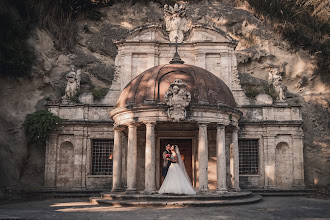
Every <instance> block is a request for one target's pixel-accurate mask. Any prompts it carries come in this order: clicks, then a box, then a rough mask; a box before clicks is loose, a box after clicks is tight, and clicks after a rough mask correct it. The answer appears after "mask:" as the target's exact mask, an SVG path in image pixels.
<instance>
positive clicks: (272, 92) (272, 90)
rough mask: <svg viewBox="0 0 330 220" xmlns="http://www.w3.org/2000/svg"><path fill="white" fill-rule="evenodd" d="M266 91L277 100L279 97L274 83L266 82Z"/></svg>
mask: <svg viewBox="0 0 330 220" xmlns="http://www.w3.org/2000/svg"><path fill="white" fill-rule="evenodd" d="M263 87H264V91H265V93H266V94H267V95H269V96H270V97H272V98H273V100H274V101H275V100H276V99H277V97H278V94H277V92H276V90H275V87H274V86H273V85H270V84H268V83H267V84H264V86H263Z"/></svg>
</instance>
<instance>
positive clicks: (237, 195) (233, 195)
mask: <svg viewBox="0 0 330 220" xmlns="http://www.w3.org/2000/svg"><path fill="white" fill-rule="evenodd" d="M251 196H252V192H250V191H245V192H228V193H222V194H217V193H206V194H197V195H175V194H152V195H146V194H125V193H106V192H104V193H101V198H102V199H107V200H146V201H163V200H166V201H167V200H171V199H175V200H176V201H183V200H231V199H241V198H248V197H251Z"/></svg>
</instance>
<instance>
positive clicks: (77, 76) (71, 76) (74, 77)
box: [63, 65, 81, 99]
mask: <svg viewBox="0 0 330 220" xmlns="http://www.w3.org/2000/svg"><path fill="white" fill-rule="evenodd" d="M70 68H71V71H70V72H69V73H68V74H66V76H65V78H66V80H67V83H66V88H65V96H64V97H63V99H68V98H69V97H72V96H74V95H75V94H76V92H77V90H79V89H80V80H81V69H78V70H76V68H75V66H73V65H71V66H70Z"/></svg>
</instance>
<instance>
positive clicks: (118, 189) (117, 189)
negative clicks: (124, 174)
mask: <svg viewBox="0 0 330 220" xmlns="http://www.w3.org/2000/svg"><path fill="white" fill-rule="evenodd" d="M124 191H125V190H124V189H122V188H116V189H112V190H111V192H124Z"/></svg>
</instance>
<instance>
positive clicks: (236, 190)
mask: <svg viewBox="0 0 330 220" xmlns="http://www.w3.org/2000/svg"><path fill="white" fill-rule="evenodd" d="M233 190H234V191H235V192H240V191H241V188H240V187H235V188H233Z"/></svg>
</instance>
